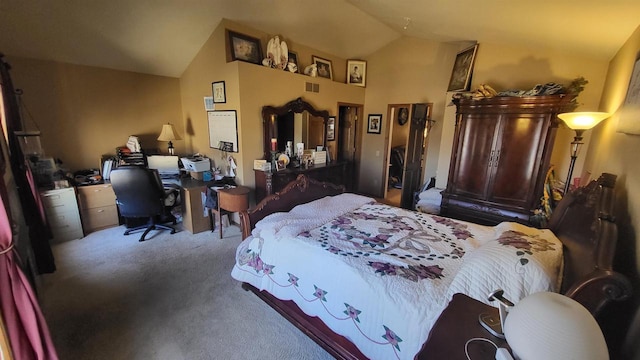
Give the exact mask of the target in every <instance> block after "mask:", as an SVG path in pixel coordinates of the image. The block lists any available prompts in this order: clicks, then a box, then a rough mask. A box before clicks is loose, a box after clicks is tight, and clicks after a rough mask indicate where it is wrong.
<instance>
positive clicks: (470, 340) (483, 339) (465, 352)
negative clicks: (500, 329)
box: [464, 338, 498, 360]
mask: <svg viewBox="0 0 640 360" xmlns="http://www.w3.org/2000/svg"><path fill="white" fill-rule="evenodd" d="M474 341H485V342H488V343H489V344H491V345H493V346H495V348H496V351H498V345H496V343H494V342H493V341H491V340H489V339H485V338H471V339H469V340H467V342H466V343H465V344H464V354H465V355H466V356H467V360H471V357H470V356H469V348H468V347H469V344H470V343H472V342H474Z"/></svg>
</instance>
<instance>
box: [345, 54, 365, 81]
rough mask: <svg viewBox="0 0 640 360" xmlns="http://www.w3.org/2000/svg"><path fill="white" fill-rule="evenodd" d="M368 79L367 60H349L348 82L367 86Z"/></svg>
mask: <svg viewBox="0 0 640 360" xmlns="http://www.w3.org/2000/svg"><path fill="white" fill-rule="evenodd" d="M366 79H367V62H366V61H362V60H347V84H352V85H356V86H362V87H364V86H365V82H366Z"/></svg>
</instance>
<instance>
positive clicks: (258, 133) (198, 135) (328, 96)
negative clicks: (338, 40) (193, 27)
mask: <svg viewBox="0 0 640 360" xmlns="http://www.w3.org/2000/svg"><path fill="white" fill-rule="evenodd" d="M225 29H229V30H233V31H236V32H240V33H243V34H246V35H249V36H253V37H256V38H259V39H261V42H262V47H263V49H264V48H265V47H266V43H267V41H268V40H269V39H270V37H271V36H270V35H269V34H265V33H262V32H259V31H257V30H254V29H251V28H248V27H245V26H243V25H241V24H237V23H234V22H231V21H228V20H223V21H222V22H221V23H220V25H219V26H218V27H217V28H216V30H215V31H214V32H213V34H212V35H211V37H210V38H209V40H208V41H207V42H206V43H205V45H204V46H203V47H202V49H201V50H200V52H199V53H198V55H197V56H196V57H195V58H194V60H193V61H192V62H191V64H190V65H189V67H188V68H187V70H186V71H185V72H184V73H183V75H182V76H181V78H180V88H181V94H182V108H183V113H184V119H185V129H186V133H187V138H186V139H185V143H186V146H187V149H190V150H191V151H193V152H200V153H203V154H205V155H207V156H210V157H212V158H213V159H214V161H215V162H216V164H217V165H218V164H219V165H223V166H226V161H225V160H224V159H223V154H222V153H221V152H220V151H218V150H215V149H210V148H209V138H208V134H209V133H208V125H207V118H206V111H204V105H203V96H211V83H212V82H214V81H225V85H226V90H227V102H226V103H225V104H216V109H217V110H236V111H237V115H238V145H239V149H240V152H238V153H231V155H232V156H233V157H234V158H235V160H236V163H237V165H238V169H237V173H236V175H237V178H236V180H237V182H238V183H240V184H243V185H247V186H250V187H253V186H254V185H255V181H254V175H253V160H255V159H260V158H262V153H263V144H262V141H263V140H262V118H261V111H262V107H263V106H265V105H272V106H281V105H284V104H285V103H287V102H289V101H291V100H294V99H296V98H298V97H302V98H303V99H305V100H306V101H308V102H309V103H311V104H312V105H313V106H314V107H316V108H317V109H319V110H328V111H329V114H330V115H334V116H337V113H338V105H337V104H338V102H344V103H353V104H363V103H364V93H365V89H363V88H361V87H357V86H352V85H346V84H344V83H343V82H344V79H345V72H346V60H345V59H340V58H337V57H332V56H329V55H327V54H323V53H320V52H317V51H313V50H312V49H309V48H307V47H304V46H301V45H297V44H289V49H290V50H291V51H295V52H297V53H298V60H299V62H300V64H301V67H304V66H306V65H309V64H310V63H311V56H312V55H317V56H321V57H323V58H326V59H329V60H331V62H332V65H333V69H334V79H335V80H336V81H331V80H328V79H324V78H311V77H308V76H305V75H302V74H293V73H289V72H286V71H278V70H274V69H270V68H267V67H264V66H259V65H255V64H250V63H246V62H242V61H234V62H229V63H227V58H228V57H227V53H226V48H227V47H226V45H225V42H226V37H227V35H226V32H225ZM284 40H285V41H286V38H285V39H284ZM341 81H342V82H341ZM305 82H313V83H317V84H319V85H320V92H319V93H308V92H305V91H304V84H305Z"/></svg>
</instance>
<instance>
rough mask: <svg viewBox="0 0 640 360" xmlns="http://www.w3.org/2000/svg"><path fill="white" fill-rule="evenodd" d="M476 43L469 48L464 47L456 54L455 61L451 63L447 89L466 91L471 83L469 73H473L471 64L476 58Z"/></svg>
mask: <svg viewBox="0 0 640 360" xmlns="http://www.w3.org/2000/svg"><path fill="white" fill-rule="evenodd" d="M477 51H478V44H475V45H473V46H472V47H470V48H467V49H464V50H462V51H461V52H459V53H458V55H456V61H455V63H454V64H453V70H452V71H451V78H450V79H449V86H448V87H447V91H468V90H469V85H471V74H472V73H473V64H474V62H475V59H476V52H477Z"/></svg>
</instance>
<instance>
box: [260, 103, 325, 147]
mask: <svg viewBox="0 0 640 360" xmlns="http://www.w3.org/2000/svg"><path fill="white" fill-rule="evenodd" d="M328 121H329V112H328V111H326V110H317V109H315V108H314V107H313V106H312V105H311V104H309V103H308V102H306V101H304V100H303V99H302V98H297V99H295V100H292V101H290V102H288V103H286V104H285V105H284V106H280V107H274V106H264V107H263V108H262V123H263V143H264V154H263V158H264V159H266V160H270V159H271V151H273V150H275V151H276V152H279V153H281V152H285V148H286V146H287V142H288V141H291V143H292V154H294V155H295V154H296V144H297V143H303V144H304V147H305V149H316V147H318V146H322V147H323V148H325V147H326V145H327V126H326V125H327V122H328Z"/></svg>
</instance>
